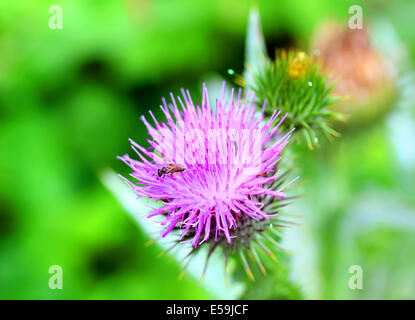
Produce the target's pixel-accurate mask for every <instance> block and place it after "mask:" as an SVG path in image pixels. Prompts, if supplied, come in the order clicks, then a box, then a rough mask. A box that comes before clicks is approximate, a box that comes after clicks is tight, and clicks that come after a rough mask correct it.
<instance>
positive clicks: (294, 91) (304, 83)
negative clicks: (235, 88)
mask: <svg viewBox="0 0 415 320" xmlns="http://www.w3.org/2000/svg"><path fill="white" fill-rule="evenodd" d="M264 59H265V63H264V64H263V68H261V69H260V68H255V69H254V70H249V74H250V78H249V79H247V78H245V79H244V78H240V79H238V82H239V84H240V85H242V86H243V87H245V88H251V89H253V90H254V92H255V94H256V99H257V101H256V102H257V105H258V106H263V105H264V103H265V102H266V105H265V112H264V115H265V116H270V115H271V114H272V112H273V111H274V110H279V111H281V113H282V114H285V113H287V114H288V116H287V118H286V119H285V121H284V124H283V126H285V129H286V130H290V129H292V128H296V130H295V132H296V135H298V134H299V133H300V132H301V133H302V135H303V136H304V138H305V140H306V142H307V144H308V146H309V147H310V148H311V149H312V148H313V146H316V145H318V136H319V134H320V133H323V134H325V135H326V136H327V137H328V138H329V139H331V138H332V136H337V135H338V133H337V132H336V131H335V130H334V129H332V128H331V127H330V125H329V123H330V120H334V119H337V120H339V119H341V118H342V116H341V114H339V113H337V112H334V111H332V110H330V109H329V108H328V107H329V106H330V105H331V104H332V103H334V102H336V101H338V98H337V97H335V96H333V95H331V90H332V87H333V85H328V81H327V76H326V75H325V74H324V73H323V72H322V71H321V69H320V66H319V65H318V64H317V63H315V61H313V59H312V58H310V57H309V56H308V55H306V54H305V53H304V52H294V51H289V52H285V51H281V52H277V54H276V58H275V60H274V61H271V60H270V59H269V58H264ZM248 68H250V66H248Z"/></svg>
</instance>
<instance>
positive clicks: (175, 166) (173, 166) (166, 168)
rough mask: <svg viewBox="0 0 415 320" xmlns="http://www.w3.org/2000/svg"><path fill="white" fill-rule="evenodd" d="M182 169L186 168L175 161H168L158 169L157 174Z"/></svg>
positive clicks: (171, 172)
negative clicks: (167, 163) (168, 162)
mask: <svg viewBox="0 0 415 320" xmlns="http://www.w3.org/2000/svg"><path fill="white" fill-rule="evenodd" d="M184 170H186V168H185V167H184V166H182V165H179V164H176V163H170V164H169V165H167V166H164V167H162V168H160V169H158V170H157V174H158V176H159V177H161V176H162V175H168V174H173V173H175V172H183V171H184Z"/></svg>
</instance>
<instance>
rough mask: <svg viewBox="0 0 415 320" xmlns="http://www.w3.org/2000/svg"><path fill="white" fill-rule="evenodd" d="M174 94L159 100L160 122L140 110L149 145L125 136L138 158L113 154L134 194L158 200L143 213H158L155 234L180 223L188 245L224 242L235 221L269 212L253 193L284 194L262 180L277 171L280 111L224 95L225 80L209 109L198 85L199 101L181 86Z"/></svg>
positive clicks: (283, 138) (233, 233)
mask: <svg viewBox="0 0 415 320" xmlns="http://www.w3.org/2000/svg"><path fill="white" fill-rule="evenodd" d="M177 101H178V103H177V102H176V99H175V98H174V96H173V95H171V103H170V104H167V102H166V100H164V99H163V105H162V106H161V109H162V111H163V113H164V116H165V120H164V121H163V122H162V121H158V120H157V119H156V118H155V117H154V115H153V113H151V111H150V116H151V117H152V119H153V122H154V124H150V123H149V122H148V121H147V120H146V118H145V117H142V121H143V122H144V124H145V125H146V127H147V129H148V133H149V135H150V138H151V139H149V140H148V142H149V143H150V145H151V146H150V148H144V147H142V146H140V145H138V144H137V143H135V142H134V141H131V143H132V148H133V149H134V151H135V152H136V153H137V155H138V159H139V160H133V159H132V158H130V157H129V156H128V155H125V156H123V157H120V159H121V160H123V161H124V162H125V163H126V164H127V165H128V166H130V167H131V169H132V173H131V177H132V179H131V180H132V181H133V182H132V181H129V180H127V179H125V180H126V181H127V183H128V184H129V185H130V187H131V188H132V189H133V190H134V192H135V193H136V194H137V195H138V196H139V197H148V198H151V199H154V200H159V201H161V202H162V203H163V206H162V207H160V208H153V211H152V212H151V213H150V214H149V215H148V217H150V218H151V217H154V216H161V217H163V220H162V221H161V224H162V225H163V226H164V231H163V232H162V236H165V235H167V234H168V233H169V232H171V231H172V230H173V229H181V238H182V239H183V238H184V239H188V237H189V236H190V237H191V241H192V244H193V247H195V248H196V247H197V246H198V245H200V244H201V243H203V242H207V241H217V240H218V239H226V242H227V243H228V244H231V243H232V241H233V239H234V238H235V237H238V234H240V231H241V230H240V227H241V225H248V224H249V221H252V222H254V221H257V222H261V221H264V220H267V219H269V218H270V214H268V213H267V212H266V211H265V210H264V203H263V202H261V201H260V199H265V198H266V199H267V201H268V200H269V199H270V198H271V199H272V198H277V199H283V198H284V195H283V193H282V191H283V189H284V187H282V186H281V185H280V186H279V189H272V188H269V185H271V184H273V183H275V182H278V179H279V178H280V176H281V175H280V174H279V172H278V171H275V168H276V164H277V162H278V161H279V159H280V154H281V152H282V150H283V149H284V147H285V145H286V144H287V142H288V138H289V136H290V132H288V133H287V134H285V135H282V134H281V133H280V130H279V128H280V124H281V123H282V121H283V120H284V118H282V119H279V118H278V117H279V113H277V112H276V111H274V112H273V113H272V114H271V115H270V117H269V118H268V120H266V121H265V120H264V116H263V112H264V108H263V109H262V111H261V112H256V111H255V95H254V94H253V93H251V92H248V93H246V95H244V96H243V97H242V91H241V90H239V91H238V93H237V96H235V93H234V90H233V89H232V93H231V96H230V99H225V84H224V86H223V90H222V95H221V97H219V99H217V100H216V105H215V108H214V109H215V110H213V109H212V108H211V106H210V104H209V98H208V92H207V89H206V87H205V86H204V87H203V96H202V101H201V104H196V105H195V104H194V103H193V101H192V98H191V97H190V94H189V92H188V91H184V90H182V97H177ZM189 240H190V239H189Z"/></svg>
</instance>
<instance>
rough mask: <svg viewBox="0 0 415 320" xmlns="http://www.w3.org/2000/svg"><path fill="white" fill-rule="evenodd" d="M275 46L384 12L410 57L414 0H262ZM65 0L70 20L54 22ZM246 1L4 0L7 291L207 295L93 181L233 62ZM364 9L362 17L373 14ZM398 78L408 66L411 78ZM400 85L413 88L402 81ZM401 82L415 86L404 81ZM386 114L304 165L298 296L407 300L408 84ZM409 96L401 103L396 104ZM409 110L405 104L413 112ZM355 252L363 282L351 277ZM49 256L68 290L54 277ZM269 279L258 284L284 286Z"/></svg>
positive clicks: (411, 177) (1, 143) (1, 193)
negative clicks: (182, 97)
mask: <svg viewBox="0 0 415 320" xmlns="http://www.w3.org/2000/svg"><path fill="white" fill-rule="evenodd" d="M257 3H258V8H259V12H260V14H261V19H262V24H263V29H264V33H265V37H266V41H267V46H268V49H269V51H270V52H272V51H273V50H274V48H276V47H280V48H281V47H287V46H299V47H300V48H307V45H308V43H309V40H310V36H311V34H312V32H313V30H314V28H315V27H316V26H317V25H318V24H319V23H320V22H322V21H324V20H326V19H337V20H339V21H341V22H343V23H347V19H348V18H349V17H350V15H349V13H348V8H349V7H350V6H351V5H353V4H360V5H361V6H362V7H363V14H364V19H365V20H364V22H366V21H370V20H371V19H374V20H375V19H383V20H385V21H387V22H388V23H390V25H391V26H392V27H393V29H394V30H395V32H396V34H397V36H398V38H399V39H400V40H399V41H400V45H401V46H402V47H403V48H404V50H405V52H406V53H407V55H408V62H409V65H410V64H411V63H412V62H414V61H415V20H414V19H413V12H415V2H414V1H411V0H407V1H405V0H400V1H387V0H383V1H381V0H377V1H375V0H372V1H369V0H366V1H363V2H361V1H356V0H354V1H331V0H314V1H311V0H310V1H309V0H286V1H282V0H281V1H272V0H270V1H258V2H257ZM52 5H60V6H62V8H63V29H62V30H51V29H50V28H49V27H48V20H49V18H50V16H51V15H50V14H49V13H48V10H49V7H50V6H52ZM251 5H252V3H251V2H250V1H241V0H238V1H236V0H227V1H219V0H210V1H177V0H169V1H167V0H164V1H150V0H122V1H121V0H119V1H117V0H111V1H110V0H91V1H81V0H70V1H69V0H67V1H59V0H53V1H43V0H42V1H28V0H23V1H1V2H0V150H1V151H0V152H1V157H0V298H2V299H204V298H215V297H214V296H212V294H211V293H210V292H209V291H208V290H206V289H205V288H204V287H203V284H201V283H200V282H199V281H198V280H197V279H193V278H191V277H190V276H185V277H184V278H183V279H182V280H180V281H179V280H178V276H179V274H180V267H179V266H178V264H177V263H176V262H175V261H172V260H171V259H169V257H168V256H163V257H161V258H157V255H158V253H159V252H160V251H161V249H160V248H159V247H158V246H156V245H153V246H145V245H144V244H145V242H147V241H148V240H149V236H148V235H146V234H145V233H144V232H143V231H141V230H140V228H139V227H138V226H137V225H136V223H135V222H134V220H133V219H132V218H131V217H130V216H129V215H128V214H127V213H126V212H125V211H124V210H123V209H122V207H121V206H120V204H119V203H118V201H117V199H115V198H114V196H113V195H112V194H111V193H110V192H109V191H108V190H107V189H106V188H105V187H104V186H103V185H102V183H101V182H100V179H99V174H100V173H101V171H102V170H104V169H106V168H112V169H114V170H115V171H117V172H121V173H126V172H127V168H125V165H123V164H122V163H121V162H120V161H118V160H116V159H115V157H116V156H117V155H122V154H124V153H127V152H130V148H129V142H128V140H127V138H132V139H134V140H136V141H137V142H139V143H144V138H145V128H144V125H143V124H142V123H141V121H139V116H140V115H141V114H145V113H147V111H148V110H149V109H152V110H153V111H155V113H156V114H158V113H159V112H158V105H159V104H160V101H161V100H160V99H161V97H163V96H167V95H168V94H169V92H171V91H172V92H174V93H176V94H177V93H178V92H179V91H178V90H179V88H181V87H184V88H188V89H189V90H190V92H192V94H193V96H194V99H195V100H197V99H196V98H197V97H198V96H200V88H201V83H202V82H203V81H205V80H208V79H210V78H212V77H213V78H214V77H223V78H225V79H227V80H229V81H233V78H232V77H231V76H230V75H229V74H228V73H227V70H228V69H233V70H235V71H236V73H239V74H241V73H242V71H243V62H244V45H245V43H244V42H245V33H246V24H247V17H248V13H249V9H250V7H251ZM366 19H367V20H366ZM405 79H406V78H402V82H405V81H404V80H405ZM405 86H406V87H405ZM408 86H409V87H408ZM402 88H404V89H402V92H403V93H402V98H401V99H400V100H399V101H400V103H398V102H395V105H394V106H393V108H392V111H391V112H390V114H389V115H387V116H385V117H384V118H383V119H381V120H377V121H376V122H374V123H371V124H368V125H367V126H364V127H359V128H358V129H357V128H355V129H353V130H351V131H348V132H345V133H344V134H343V135H342V137H340V138H338V139H336V140H335V141H334V142H333V143H331V144H328V143H327V144H323V145H322V146H321V148H319V149H317V150H315V151H309V150H303V149H302V150H300V155H299V157H298V158H297V164H298V166H299V168H300V170H301V173H300V174H301V178H302V179H303V180H305V181H306V183H305V185H304V192H305V193H307V194H308V197H306V198H304V199H301V200H299V202H298V203H297V204H296V205H295V206H294V209H295V211H296V212H298V213H299V214H301V215H303V216H304V223H305V224H306V225H307V227H298V228H296V229H295V230H291V231H290V232H289V234H287V243H288V247H289V248H290V249H291V251H292V264H293V266H292V270H291V271H290V277H292V279H293V281H295V282H296V283H298V286H299V287H300V288H301V290H302V291H303V296H304V297H305V298H314V299H320V298H328V299H348V298H357V299H368V298H381V299H382V298H386V299H390V298H404V299H407V298H412V299H414V298H415V272H414V271H415V250H414V249H415V232H414V231H415V197H414V193H415V156H414V153H415V150H414V149H413V147H414V144H413V141H414V137H415V129H414V128H415V126H414V118H413V116H414V114H415V112H414V111H413V110H414V108H415V105H414V103H413V99H411V93H412V95H413V93H414V91H413V87H411V84H409V85H408V84H405V83H404V84H402ZM402 105H404V106H402ZM408 115H409V116H408ZM356 264H357V265H361V266H362V268H363V271H364V289H363V290H350V289H349V288H348V279H349V276H350V275H349V273H348V269H349V266H351V265H356ZM51 265H60V266H62V268H63V290H51V289H49V287H48V280H49V277H50V276H51V275H50V274H49V273H48V270H49V267H50V266H51ZM278 287H279V282H278V277H270V278H269V280H268V284H267V288H268V289H267V292H268V291H270V292H271V293H270V294H268V295H267V296H265V294H264V292H263V291H261V290H258V291H253V292H252V293H248V294H246V296H248V297H250V298H269V297H272V291H273V290H274V289H275V290H278Z"/></svg>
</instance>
